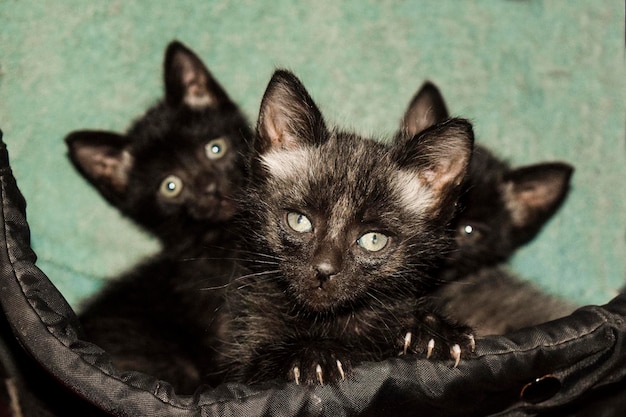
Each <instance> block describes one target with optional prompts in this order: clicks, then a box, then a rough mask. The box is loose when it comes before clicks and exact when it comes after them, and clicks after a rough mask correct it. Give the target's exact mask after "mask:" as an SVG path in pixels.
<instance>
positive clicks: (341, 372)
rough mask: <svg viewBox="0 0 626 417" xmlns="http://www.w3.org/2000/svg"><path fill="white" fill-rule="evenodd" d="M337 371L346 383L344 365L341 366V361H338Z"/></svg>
mask: <svg viewBox="0 0 626 417" xmlns="http://www.w3.org/2000/svg"><path fill="white" fill-rule="evenodd" d="M337 370H339V375H341V380H342V381H345V379H346V374H345V373H344V372H343V365H342V364H341V362H340V361H339V359H337Z"/></svg>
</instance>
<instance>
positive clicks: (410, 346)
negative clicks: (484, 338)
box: [400, 322, 476, 368]
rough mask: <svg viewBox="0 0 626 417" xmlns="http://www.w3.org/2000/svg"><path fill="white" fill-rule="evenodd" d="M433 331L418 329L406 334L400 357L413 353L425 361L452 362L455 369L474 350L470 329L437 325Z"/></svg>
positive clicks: (444, 324)
mask: <svg viewBox="0 0 626 417" xmlns="http://www.w3.org/2000/svg"><path fill="white" fill-rule="evenodd" d="M437 327H438V328H437V329H436V332H435V331H429V330H430V329H429V330H426V329H420V330H418V331H410V332H406V333H405V335H404V338H403V339H402V341H401V342H400V343H401V345H402V351H401V352H400V355H406V354H408V353H414V354H417V355H423V356H425V357H426V359H448V358H451V359H452V360H453V361H454V368H456V367H457V366H458V365H459V363H460V361H461V359H466V358H470V357H471V356H472V355H473V354H474V351H475V350H476V339H475V338H474V335H473V333H472V331H471V329H470V328H468V327H465V326H453V325H447V323H443V322H441V323H438V326H437Z"/></svg>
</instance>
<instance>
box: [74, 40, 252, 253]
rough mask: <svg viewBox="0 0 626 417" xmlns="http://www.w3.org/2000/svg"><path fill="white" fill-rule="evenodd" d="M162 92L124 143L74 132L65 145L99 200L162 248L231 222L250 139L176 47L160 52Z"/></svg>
mask: <svg viewBox="0 0 626 417" xmlns="http://www.w3.org/2000/svg"><path fill="white" fill-rule="evenodd" d="M165 90H166V97H165V100H163V101H162V102H161V103H159V104H158V105H156V106H154V107H153V108H151V109H150V110H148V112H147V113H146V114H145V115H144V116H143V117H141V118H140V119H138V120H137V121H135V123H134V124H133V125H132V127H131V128H130V129H129V131H128V133H127V134H126V135H118V134H115V133H109V132H99V131H77V132H73V133H72V134H70V135H69V136H68V137H67V138H66V142H67V144H68V147H69V155H70V158H71V160H72V162H73V163H74V165H75V166H76V167H77V168H78V170H79V171H80V172H81V173H82V174H83V176H85V177H86V178H87V179H88V180H89V181H90V182H91V183H92V184H93V185H94V186H95V187H96V188H97V189H98V190H99V191H100V192H101V193H102V194H103V196H104V197H106V198H107V199H108V200H109V201H110V202H111V203H112V204H114V205H115V206H116V207H118V208H119V209H120V210H121V211H122V212H124V214H126V215H127V216H129V217H131V218H132V219H133V220H135V221H137V222H138V223H139V224H141V225H143V226H144V227H146V228H147V229H148V230H150V231H152V232H153V233H155V234H157V235H158V236H159V237H160V238H161V239H163V240H165V241H167V240H178V239H179V238H180V234H181V233H194V232H197V233H202V232H203V229H204V228H205V227H206V226H210V225H212V224H216V223H220V222H223V221H225V220H228V219H230V218H231V217H232V216H233V215H234V213H235V212H236V210H237V208H236V205H235V199H236V198H237V195H236V194H237V193H238V191H239V189H240V187H241V185H242V183H243V178H244V176H245V173H244V171H245V166H246V161H245V160H244V158H245V157H246V155H248V153H249V152H248V144H247V139H248V138H250V137H251V136H252V133H251V132H250V129H249V127H248V125H247V122H246V120H245V117H244V116H243V115H242V114H241V113H240V111H239V109H238V108H237V106H236V105H235V104H234V103H233V102H232V101H231V100H230V99H229V98H228V96H227V95H226V93H225V92H224V91H223V90H222V88H221V87H220V86H219V84H218V83H217V81H215V80H214V79H213V77H212V76H211V74H210V73H209V72H208V70H207V69H206V67H205V66H204V64H203V63H202V62H201V61H200V59H199V58H198V57H197V56H196V55H195V54H194V53H193V52H191V51H190V50H188V49H187V48H185V47H184V46H183V45H181V44H179V43H177V42H173V43H172V44H170V46H169V47H168V49H167V51H166V56H165ZM190 229H192V230H190Z"/></svg>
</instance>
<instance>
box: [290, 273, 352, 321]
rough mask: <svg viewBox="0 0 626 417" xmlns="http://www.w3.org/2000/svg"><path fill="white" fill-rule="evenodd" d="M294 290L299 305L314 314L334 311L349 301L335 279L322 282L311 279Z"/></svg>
mask: <svg viewBox="0 0 626 417" xmlns="http://www.w3.org/2000/svg"><path fill="white" fill-rule="evenodd" d="M295 290H296V294H297V298H298V300H299V301H300V304H302V306H303V307H305V308H306V309H307V310H309V311H311V312H315V313H323V312H329V311H336V310H338V309H341V308H342V307H343V306H344V305H345V304H346V303H347V302H348V300H349V299H350V297H346V296H345V294H346V291H345V290H343V289H341V288H340V287H339V286H338V285H337V282H336V280H335V279H330V280H326V281H323V282H319V281H317V280H313V279H312V280H310V281H309V282H307V283H306V284H304V285H300V286H299V287H298V288H296V289H295Z"/></svg>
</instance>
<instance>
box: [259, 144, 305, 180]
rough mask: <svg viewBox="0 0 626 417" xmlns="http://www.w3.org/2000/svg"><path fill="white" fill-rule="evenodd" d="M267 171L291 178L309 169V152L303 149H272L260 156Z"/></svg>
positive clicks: (279, 176) (276, 175)
mask: <svg viewBox="0 0 626 417" xmlns="http://www.w3.org/2000/svg"><path fill="white" fill-rule="evenodd" d="M261 160H262V162H263V164H264V165H265V167H266V168H267V169H268V170H269V172H270V173H271V174H272V175H273V176H275V177H278V178H285V179H287V178H293V177H294V176H297V175H302V174H303V173H305V172H306V171H307V170H308V169H309V154H308V152H307V151H306V150H305V149H299V148H296V149H280V150H272V151H270V152H268V153H267V154H265V155H263V156H262V157H261Z"/></svg>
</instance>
